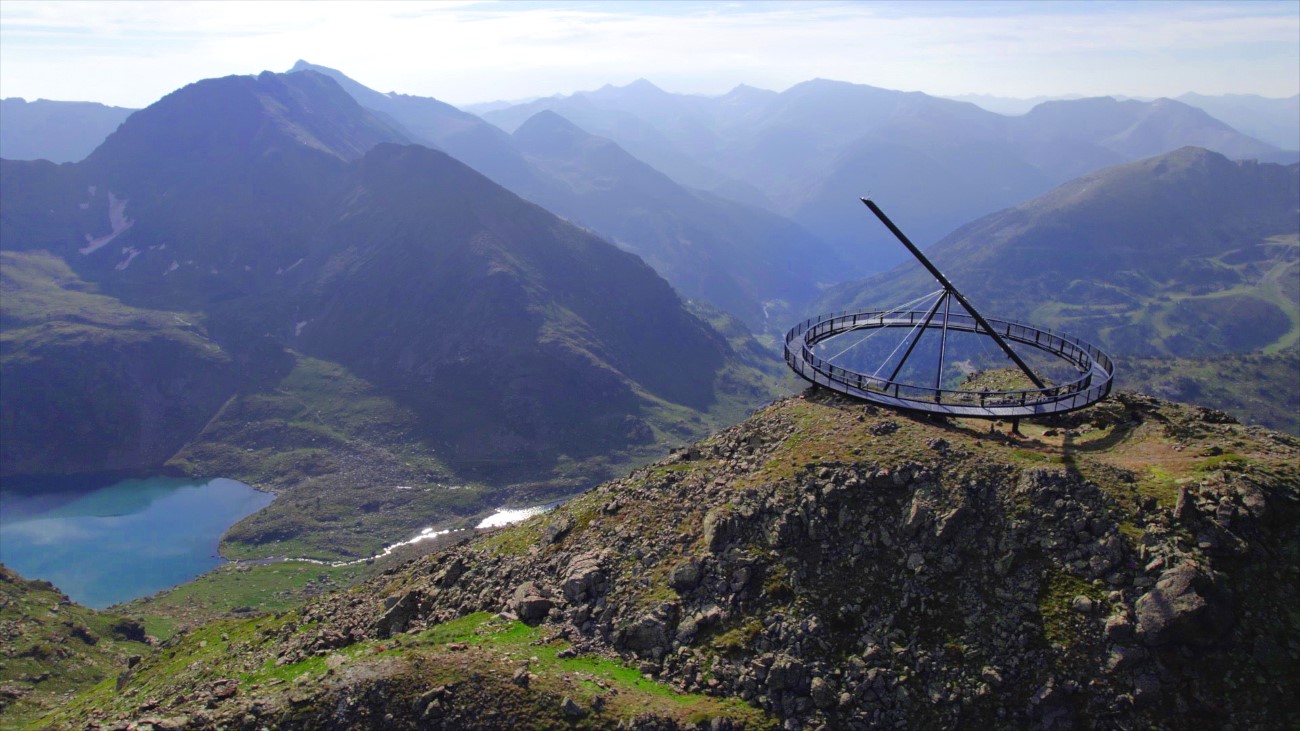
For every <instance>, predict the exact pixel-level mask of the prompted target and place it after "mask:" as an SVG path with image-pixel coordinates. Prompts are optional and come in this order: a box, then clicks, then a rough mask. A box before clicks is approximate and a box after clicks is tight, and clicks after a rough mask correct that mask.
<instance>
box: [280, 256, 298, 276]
mask: <svg viewBox="0 0 1300 731" xmlns="http://www.w3.org/2000/svg"><path fill="white" fill-rule="evenodd" d="M302 262H303V260H302V259H299V260H298V261H295V262H294V263H292V264H290V265H289V266H287V267H283V268H280V269H276V270H275V273H276V274H284V273H285V272H291V271H293V270H294V269H296V268H297V267H298V265H299V264H301V263H302Z"/></svg>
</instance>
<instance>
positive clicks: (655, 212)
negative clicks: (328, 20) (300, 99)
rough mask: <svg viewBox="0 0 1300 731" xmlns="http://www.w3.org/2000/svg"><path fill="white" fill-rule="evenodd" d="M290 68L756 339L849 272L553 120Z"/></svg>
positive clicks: (779, 231) (775, 223)
mask: <svg viewBox="0 0 1300 731" xmlns="http://www.w3.org/2000/svg"><path fill="white" fill-rule="evenodd" d="M294 69H295V70H314V71H318V72H320V73H322V74H326V75H328V76H330V77H331V78H333V79H335V80H336V81H338V82H339V84H340V85H341V86H342V87H343V88H344V89H345V90H346V91H348V93H349V94H351V95H352V96H353V97H354V98H355V99H356V100H357V102H358V103H360V104H361V105H362V106H364V107H366V108H368V109H370V110H372V111H374V112H376V113H377V114H379V115H381V116H383V117H385V118H387V119H390V120H392V121H393V122H394V123H395V124H398V125H400V126H401V127H402V128H403V129H404V130H406V131H407V132H408V133H409V134H410V135H411V137H412V138H413V139H415V140H417V141H420V142H422V143H424V144H427V145H431V146H435V147H438V148H439V149H443V150H446V151H447V152H448V153H449V154H451V155H452V156H454V157H456V158H457V159H459V160H461V161H462V162H465V163H466V164H467V165H470V166H471V167H473V168H475V169H476V170H478V171H480V172H482V173H483V174H484V175H486V176H488V177H489V178H491V179H492V180H494V181H495V182H497V183H498V184H500V185H502V186H504V187H506V188H508V189H510V190H511V191H513V192H515V193H517V194H518V195H520V196H523V197H524V198H527V199H528V200H531V201H533V202H535V203H538V204H540V205H542V206H544V207H545V208H547V209H548V210H550V211H552V212H554V213H557V214H559V215H561V216H563V217H565V218H567V219H569V220H571V221H573V222H575V223H578V224H580V225H582V226H586V227H589V228H591V229H593V230H595V231H596V232H597V233H600V234H603V235H605V236H607V237H608V238H609V239H610V240H611V241H613V242H615V243H617V244H618V245H619V246H621V247H622V248H624V249H627V250H628V251H632V252H634V253H636V254H638V255H640V256H641V257H643V258H644V259H645V260H646V261H647V262H648V263H650V264H651V265H652V266H653V267H654V268H655V269H656V271H658V272H659V273H660V274H662V275H663V276H664V277H665V278H666V279H668V281H669V282H670V283H672V285H673V286H674V287H676V288H677V290H678V291H679V292H681V293H682V294H683V295H684V296H686V297H690V298H694V299H701V300H704V301H705V302H708V303H709V304H711V305H713V306H715V307H718V308H721V309H722V310H724V311H726V312H729V313H731V314H733V315H736V316H737V317H739V318H740V319H741V320H742V321H744V322H745V323H746V324H747V325H748V326H749V327H750V328H751V329H752V330H754V331H755V332H759V333H762V332H764V331H768V334H769V335H770V336H773V337H775V336H777V335H779V334H780V332H783V331H784V327H785V323H786V321H787V320H788V319H789V316H790V313H791V312H797V311H801V310H802V309H803V308H806V307H807V306H808V305H809V304H810V303H811V302H812V300H813V299H814V298H815V296H816V294H817V292H818V291H819V287H820V286H824V285H827V284H830V283H833V282H834V281H837V280H838V279H839V278H840V277H841V276H842V272H843V270H844V268H845V266H846V264H845V262H844V261H843V260H842V259H840V258H839V257H838V256H837V255H836V254H835V252H834V251H832V250H831V249H829V248H828V247H827V246H826V245H825V244H824V243H822V242H821V241H820V240H819V239H818V238H817V237H816V236H814V235H813V234H811V233H809V232H808V231H807V230H805V229H803V228H801V227H800V226H798V225H796V224H794V223H793V222H791V221H789V220H788V219H785V218H783V217H781V216H779V215H777V214H774V213H771V212H769V211H766V210H763V209H761V208H757V207H754V206H749V205H745V204H742V203H737V202H735V201H732V200H728V199H724V198H721V197H718V196H716V195H711V194H708V193H703V192H700V191H696V190H692V189H690V188H687V187H685V186H683V185H681V184H679V183H678V182H675V181H673V180H672V179H671V178H669V177H668V176H667V175H664V174H663V173H661V172H659V171H658V170H656V169H654V168H653V167H651V166H650V165H648V164H646V163H645V162H643V161H641V160H639V159H637V158H636V157H634V156H633V155H632V154H629V152H627V151H626V150H624V149H623V148H622V147H621V146H620V145H618V144H616V143H614V142H612V141H610V140H609V139H604V138H601V137H597V136H595V135H592V134H589V133H587V132H585V131H583V130H582V129H580V128H579V127H578V126H577V125H574V124H572V123H570V122H569V121H567V120H565V119H564V118H562V117H560V116H558V115H556V114H554V113H549V112H548V113H545V114H538V115H534V116H533V117H531V118H530V119H528V120H526V124H524V125H521V126H520V128H519V129H517V130H514V134H513V135H510V134H506V133H505V132H503V131H502V130H500V129H498V128H497V127H494V126H493V125H490V124H488V123H486V122H484V121H483V120H482V119H480V118H478V117H475V116H474V115H472V114H468V113H465V112H461V111H459V110H457V109H456V108H454V107H452V106H450V105H447V104H444V103H442V102H440V101H438V100H436V99H430V98H426V97H413V96H406V95H401V94H381V93H379V92H376V91H374V90H372V89H368V88H366V87H364V86H362V85H361V84H358V83H357V82H355V81H353V80H352V79H349V78H348V77H347V76H345V75H343V74H342V73H340V72H339V71H336V70H334V69H328V68H325V67H323V66H315V65H313V64H309V63H307V62H305V61H299V62H298V63H297V64H296V65H295V66H294ZM778 331H780V332H778Z"/></svg>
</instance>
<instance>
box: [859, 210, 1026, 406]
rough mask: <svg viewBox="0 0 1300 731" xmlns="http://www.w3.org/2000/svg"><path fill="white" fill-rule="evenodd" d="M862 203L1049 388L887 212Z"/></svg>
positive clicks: (1009, 353)
mask: <svg viewBox="0 0 1300 731" xmlns="http://www.w3.org/2000/svg"><path fill="white" fill-rule="evenodd" d="M861 201H862V202H863V203H865V204H867V208H870V209H871V212H872V213H874V214H876V218H879V219H880V222H881V223H883V224H885V227H886V228H888V229H889V231H890V233H892V234H894V236H895V237H896V238H897V239H898V240H899V241H901V242H903V246H906V247H907V250H908V251H910V252H912V256H914V257H916V260H917V261H919V262H921V266H923V267H925V268H926V270H928V271H929V272H930V274H931V275H933V276H934V278H935V279H937V280H939V284H941V285H943V288H944V290H946V291H947V292H948V293H949V294H951V295H952V296H953V297H956V298H957V301H958V302H960V303H961V306H962V307H965V308H966V311H967V312H969V313H970V314H971V317H974V318H975V322H977V323H979V325H980V327H982V328H984V331H985V332H987V333H988V334H989V335H992V336H993V340H994V341H996V342H997V344H998V345H999V346H1001V348H1002V350H1003V352H1005V353H1006V354H1007V357H1009V358H1011V360H1012V361H1014V362H1015V364H1016V366H1018V367H1019V368H1020V370H1021V371H1022V372H1024V374H1025V375H1026V376H1029V380H1030V381H1033V383H1034V385H1035V386H1037V387H1038V388H1047V384H1045V383H1043V380H1042V379H1041V378H1039V377H1038V374H1036V373H1034V371H1033V370H1032V369H1030V367H1029V366H1028V365H1026V364H1025V362H1024V361H1023V360H1021V359H1020V356H1019V355H1016V351H1014V350H1012V349H1011V345H1010V344H1008V343H1007V341H1005V340H1003V339H1002V336H1001V335H998V334H997V332H996V331H995V330H994V329H993V328H992V327H991V326H990V325H989V323H988V321H987V320H985V319H984V316H983V315H981V314H980V313H979V310H976V309H975V307H974V305H972V304H971V303H970V302H968V301H967V300H966V298H965V297H963V296H962V294H961V292H959V291H957V288H956V287H954V286H953V284H952V282H950V281H948V278H947V277H945V276H944V275H943V272H941V271H939V269H938V268H937V267H935V265H933V264H931V263H930V260H929V259H927V258H925V254H922V253H921V250H920V249H918V248H916V244H913V243H912V241H911V240H910V239H908V238H907V235H906V234H904V233H903V232H902V231H900V230H899V229H898V227H897V226H895V225H894V222H893V221H891V220H889V216H886V215H885V212H884V211H882V210H880V206H877V205H876V204H875V202H874V201H872V200H870V199H867V198H862V199H861ZM917 339H918V340H919V339H920V338H919V337H918V338H917ZM890 380H893V379H890Z"/></svg>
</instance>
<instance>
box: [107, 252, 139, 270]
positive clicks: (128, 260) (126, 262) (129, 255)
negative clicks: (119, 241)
mask: <svg viewBox="0 0 1300 731" xmlns="http://www.w3.org/2000/svg"><path fill="white" fill-rule="evenodd" d="M122 253H123V254H126V258H125V259H123V260H122V261H119V262H118V263H117V266H115V267H113V268H114V269H116V270H118V271H119V272H120V271H124V270H125V269H126V268H127V267H129V266H131V261H132V260H134V259H135V258H136V257H137V256H139V255H140V250H139V249H137V248H135V247H134V246H128V247H126V248H124V249H122Z"/></svg>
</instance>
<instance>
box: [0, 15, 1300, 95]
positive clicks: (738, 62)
mask: <svg viewBox="0 0 1300 731" xmlns="http://www.w3.org/2000/svg"><path fill="white" fill-rule="evenodd" d="M298 59H305V60H307V61H310V62H311V63H315V64H319V65H322V66H329V67H331V68H336V69H339V70H340V71H342V72H344V73H345V74H347V75H348V76H351V77H352V78H354V79H356V80H357V81H360V82H361V83H363V84H365V85H366V86H369V87H371V88H374V89H377V90H379V91H398V92H402V93H406V94H415V95H419V96H432V97H436V98H438V99H442V100H443V101H447V102H450V103H453V104H468V103H474V102H484V101H491V100H497V99H507V100H518V99H527V98H533V97H538V96H549V95H551V94H556V93H571V92H574V91H579V90H584V89H596V88H599V87H601V86H604V85H605V84H614V85H616V86H621V85H623V84H626V83H629V82H631V81H634V80H636V79H638V78H646V79H649V80H650V81H652V82H654V83H655V84H656V85H658V86H659V87H661V88H663V89H666V90H668V91H673V92H679V93H691V94H722V93H725V92H727V91H728V90H730V89H731V88H733V87H734V86H736V85H737V84H741V83H744V84H749V85H751V86H757V87H760V88H765V89H773V90H777V91H780V90H783V89H786V88H789V87H790V86H792V85H794V84H796V83H799V82H801V81H806V80H808V79H812V78H829V79H838V80H842V81H850V82H855V83H862V84H870V85H872V86H879V87H884V88H889V89H899V90H905V91H924V92H927V93H930V94H934V95H940V96H952V95H961V94H989V95H994V96H1003V97H1016V98H1032V97H1040V96H1071V95H1084V96H1100V95H1124V96H1134V97H1159V96H1177V95H1179V94H1182V93H1184V92H1189V91H1194V92H1198V93H1202V94H1228V93H1233V94H1260V95H1263V96H1270V97H1284V96H1291V95H1293V94H1297V93H1300V2H1298V1H1297V0H1283V1H1282V2H1216V1H1213V0H1202V1H1198V2H1179V1H1174V0H1164V1H1161V2H1068V1H1065V0H1056V1H1051V2H1030V1H1028V0H1021V1H1019V2H978V1H975V0H969V1H966V2H808V1H801V2H776V1H773V2H689V1H687V0H675V1H672V2H663V1H660V2H631V1H623V2H546V1H544V0H537V1H534V2H516V1H509V0H507V1H504V2H477V1H475V2H458V1H455V0H445V1H443V2H416V1H414V0H409V1H405V2H349V1H346V0H335V1H328V2H314V3H304V2H274V1H267V0H262V1H259V2H159V1H158V0H149V1H148V2H113V1H106V0H94V1H93V2H74V1H71V0H54V1H51V0H42V1H40V2H30V1H28V0H4V2H0V96H2V97H23V98H26V99H29V100H31V99H37V98H44V99H60V100H84V101H98V102H102V103H105V104H111V105H115V106H126V107H143V106H146V105H148V104H150V103H152V102H154V101H156V100H157V99H158V98H160V97H162V96H163V95H165V94H167V93H169V92H171V91H173V90H175V89H177V88H180V87H181V86H184V85H185V84H188V83H191V82H194V81H198V80H200V79H203V78H209V77H214V76H226V75H230V74H250V73H258V72H261V71H264V70H271V71H287V70H288V69H289V68H290V67H291V66H293V64H294V62H295V61H297V60H298Z"/></svg>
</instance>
